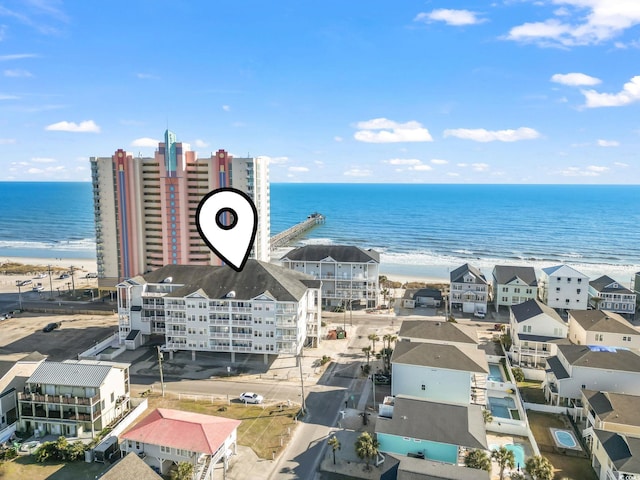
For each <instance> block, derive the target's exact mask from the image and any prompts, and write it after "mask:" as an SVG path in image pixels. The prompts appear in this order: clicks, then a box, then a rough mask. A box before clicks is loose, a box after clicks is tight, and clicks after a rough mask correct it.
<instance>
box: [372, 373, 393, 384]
mask: <svg viewBox="0 0 640 480" xmlns="http://www.w3.org/2000/svg"><path fill="white" fill-rule="evenodd" d="M373 381H374V382H375V384H376V385H389V384H390V383H391V378H389V377H388V376H387V375H383V374H382V373H376V374H375V375H374V376H373Z"/></svg>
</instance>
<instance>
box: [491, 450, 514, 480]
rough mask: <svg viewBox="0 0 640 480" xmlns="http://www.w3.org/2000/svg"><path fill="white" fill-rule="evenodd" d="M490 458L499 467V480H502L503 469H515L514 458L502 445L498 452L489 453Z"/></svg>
mask: <svg viewBox="0 0 640 480" xmlns="http://www.w3.org/2000/svg"><path fill="white" fill-rule="evenodd" d="M491 458H492V459H493V460H495V461H496V462H497V463H498V467H500V480H504V470H505V468H515V466H516V456H515V455H514V454H513V452H512V451H511V450H509V449H508V448H507V447H505V446H504V445H503V446H502V447H500V448H499V449H498V450H494V451H493V452H491Z"/></svg>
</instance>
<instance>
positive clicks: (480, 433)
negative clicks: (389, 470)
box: [376, 395, 488, 465]
mask: <svg viewBox="0 0 640 480" xmlns="http://www.w3.org/2000/svg"><path fill="white" fill-rule="evenodd" d="M390 414H391V416H390V417H389V416H387V417H383V416H380V417H378V419H377V420H376V435H377V438H378V442H379V443H380V451H381V452H384V453H391V454H396V455H406V456H411V457H420V458H423V457H424V458H425V459H426V460H433V461H437V462H444V463H449V464H452V465H458V464H463V462H464V455H465V452H466V451H467V450H473V449H477V448H479V449H482V450H488V446H487V433H486V430H485V426H484V419H483V417H482V408H481V407H480V405H470V404H461V403H440V402H433V401H428V400H423V399H420V398H416V397H409V396H405V395H398V396H397V397H395V398H394V401H393V409H392V411H391V413H390Z"/></svg>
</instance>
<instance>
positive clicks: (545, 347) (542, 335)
mask: <svg viewBox="0 0 640 480" xmlns="http://www.w3.org/2000/svg"><path fill="white" fill-rule="evenodd" d="M509 327H510V333H511V349H510V353H511V359H512V361H513V363H514V364H517V365H522V366H531V367H535V368H537V367H543V366H544V362H545V359H546V358H547V357H549V356H551V355H555V354H556V348H557V345H558V344H562V343H569V341H568V340H567V332H568V327H567V324H566V323H565V322H564V321H563V320H562V318H561V317H560V315H558V313H557V312H556V311H555V310H554V309H553V308H550V307H548V306H546V305H545V304H544V303H542V302H540V301H539V300H537V299H533V300H527V301H526V302H524V303H520V304H518V305H512V306H511V313H510V315H509Z"/></svg>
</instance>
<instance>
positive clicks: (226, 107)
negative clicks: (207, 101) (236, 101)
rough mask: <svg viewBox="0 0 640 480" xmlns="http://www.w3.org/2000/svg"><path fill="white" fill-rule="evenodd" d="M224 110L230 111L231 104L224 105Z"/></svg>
mask: <svg viewBox="0 0 640 480" xmlns="http://www.w3.org/2000/svg"><path fill="white" fill-rule="evenodd" d="M222 110H224V111H225V112H228V111H230V110H231V107H230V106H229V105H222Z"/></svg>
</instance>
